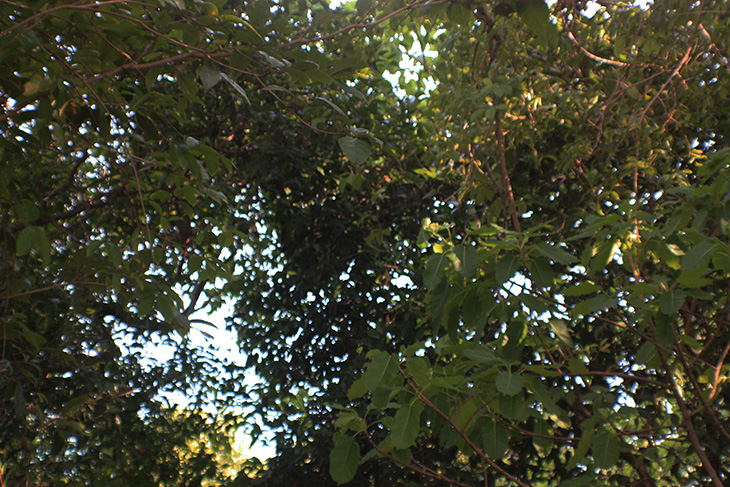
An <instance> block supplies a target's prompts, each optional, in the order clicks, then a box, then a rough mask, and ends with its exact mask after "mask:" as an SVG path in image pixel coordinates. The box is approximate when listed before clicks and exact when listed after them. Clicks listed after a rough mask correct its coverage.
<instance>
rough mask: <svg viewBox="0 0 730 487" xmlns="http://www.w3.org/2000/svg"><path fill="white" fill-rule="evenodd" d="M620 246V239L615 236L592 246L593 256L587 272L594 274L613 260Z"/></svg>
mask: <svg viewBox="0 0 730 487" xmlns="http://www.w3.org/2000/svg"><path fill="white" fill-rule="evenodd" d="M620 247H621V241H620V240H619V239H617V238H613V239H611V240H607V241H605V242H601V243H599V244H597V245H596V246H595V247H594V248H593V255H594V257H593V259H591V265H590V268H589V274H591V275H594V274H595V273H597V272H599V271H601V270H603V269H605V268H606V266H607V265H608V263H609V262H611V261H612V260H613V258H614V256H615V255H616V252H618V250H619V248H620Z"/></svg>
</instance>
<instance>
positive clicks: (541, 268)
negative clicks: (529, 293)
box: [527, 258, 555, 287]
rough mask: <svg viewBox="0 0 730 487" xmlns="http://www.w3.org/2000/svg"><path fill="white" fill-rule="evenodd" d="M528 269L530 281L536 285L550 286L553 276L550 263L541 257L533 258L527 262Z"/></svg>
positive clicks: (553, 279) (552, 282)
mask: <svg viewBox="0 0 730 487" xmlns="http://www.w3.org/2000/svg"><path fill="white" fill-rule="evenodd" d="M527 267H528V269H530V277H531V278H532V282H534V283H535V285H537V286H538V287H550V286H552V285H553V284H554V281H555V276H554V275H553V270H552V269H551V268H550V264H549V263H548V262H547V261H546V260H545V259H541V258H534V259H532V260H530V262H529V263H528V264H527Z"/></svg>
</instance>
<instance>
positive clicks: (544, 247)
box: [535, 242, 578, 265]
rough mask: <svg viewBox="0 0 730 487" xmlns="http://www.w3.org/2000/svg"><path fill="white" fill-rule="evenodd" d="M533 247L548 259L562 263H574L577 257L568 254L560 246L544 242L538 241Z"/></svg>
mask: <svg viewBox="0 0 730 487" xmlns="http://www.w3.org/2000/svg"><path fill="white" fill-rule="evenodd" d="M535 249H537V251H538V252H540V253H541V254H542V255H544V256H545V257H547V258H548V259H550V260H552V261H555V262H558V263H560V264H563V265H570V264H573V263H575V262H576V261H577V260H578V259H576V258H575V256H573V255H571V254H569V253H568V252H566V251H565V250H563V249H562V248H560V247H558V246H556V245H550V244H548V243H546V242H540V243H538V244H537V245H535Z"/></svg>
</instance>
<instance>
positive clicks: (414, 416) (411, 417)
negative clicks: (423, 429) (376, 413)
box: [390, 399, 423, 450]
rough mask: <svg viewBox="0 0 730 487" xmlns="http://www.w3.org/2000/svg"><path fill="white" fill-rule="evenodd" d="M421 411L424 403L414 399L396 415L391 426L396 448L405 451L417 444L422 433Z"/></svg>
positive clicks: (391, 434) (392, 438)
mask: <svg viewBox="0 0 730 487" xmlns="http://www.w3.org/2000/svg"><path fill="white" fill-rule="evenodd" d="M421 411H423V403H422V402H421V401H419V400H418V399H414V400H412V401H411V402H410V403H409V404H408V405H406V406H401V407H400V408H399V409H398V412H396V413H395V418H393V422H392V423H391V425H390V438H391V440H392V441H393V445H394V446H395V447H396V448H398V449H400V450H403V449H405V448H408V447H410V446H413V444H414V443H415V442H416V438H417V437H418V433H419V431H420V429H419V426H420V422H421Z"/></svg>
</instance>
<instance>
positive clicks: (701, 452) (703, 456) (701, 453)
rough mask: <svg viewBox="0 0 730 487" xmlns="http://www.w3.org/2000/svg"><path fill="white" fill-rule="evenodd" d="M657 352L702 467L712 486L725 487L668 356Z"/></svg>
mask: <svg viewBox="0 0 730 487" xmlns="http://www.w3.org/2000/svg"><path fill="white" fill-rule="evenodd" d="M649 326H650V327H651V328H652V330H653V329H654V323H653V321H651V320H650V321H649ZM657 352H658V354H659V360H661V362H662V367H663V368H664V371H665V372H666V375H667V378H668V379H669V382H670V383H671V386H672V387H671V391H672V395H673V396H674V400H675V401H676V402H677V406H679V412H680V413H681V415H682V424H683V426H684V429H685V431H687V436H689V441H690V443H692V447H693V448H694V450H695V453H697V456H698V457H699V459H700V461H701V462H702V467H703V468H704V469H705V472H707V474H708V475H709V476H710V478H711V479H712V485H714V486H715V487H723V484H722V480H721V479H720V477H719V476H718V474H717V471H716V470H715V467H713V466H712V463H711V462H710V459H709V458H708V457H707V453H705V449H704V447H703V446H702V443H701V442H700V439H699V437H698V436H697V431H695V427H694V424H692V417H691V415H690V413H689V411H688V410H687V405H686V404H685V403H684V399H682V393H681V392H680V390H679V387H678V386H677V382H676V381H675V380H674V376H673V375H672V371H671V369H670V368H669V363H668V362H667V356H666V354H665V353H664V351H663V350H662V349H660V348H657Z"/></svg>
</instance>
